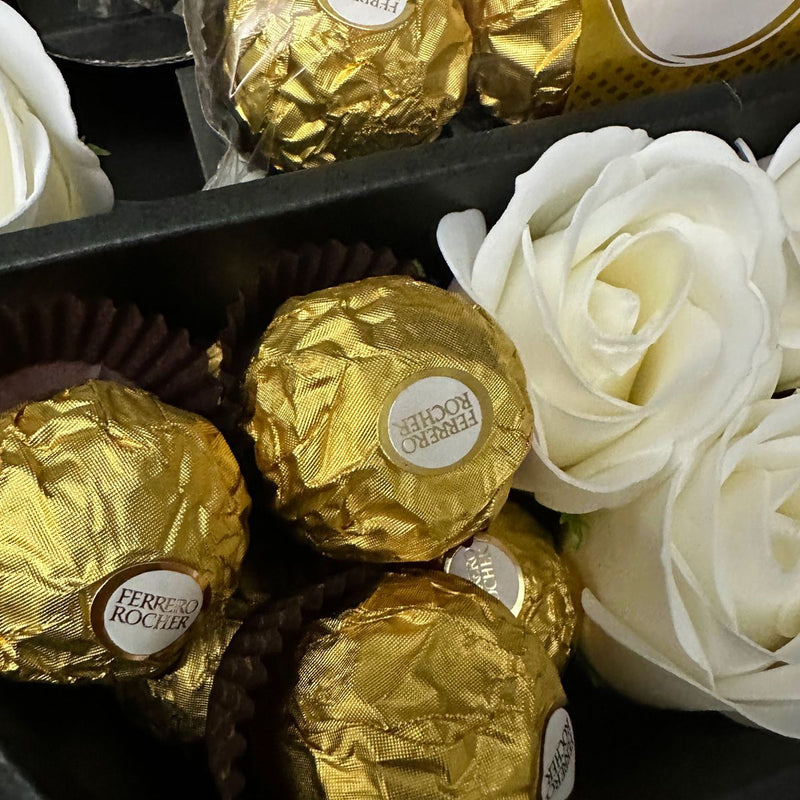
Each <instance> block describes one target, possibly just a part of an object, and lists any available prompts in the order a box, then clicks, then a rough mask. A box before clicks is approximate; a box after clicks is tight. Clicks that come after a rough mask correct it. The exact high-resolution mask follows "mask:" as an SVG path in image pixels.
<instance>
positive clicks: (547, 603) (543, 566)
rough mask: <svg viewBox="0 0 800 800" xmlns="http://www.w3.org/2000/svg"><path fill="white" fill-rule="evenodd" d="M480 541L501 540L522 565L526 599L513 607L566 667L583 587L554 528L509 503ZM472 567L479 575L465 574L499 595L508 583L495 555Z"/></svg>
mask: <svg viewBox="0 0 800 800" xmlns="http://www.w3.org/2000/svg"><path fill="white" fill-rule="evenodd" d="M487 537H488V538H487ZM476 540H477V541H478V542H480V541H481V540H483V541H487V540H488V541H491V540H494V541H495V542H498V543H499V544H500V545H501V546H502V547H503V548H504V549H505V551H506V553H507V554H508V555H509V556H511V558H512V559H513V561H514V562H516V564H517V565H518V566H519V578H518V580H519V584H520V586H519V588H520V589H521V598H520V601H519V603H520V604H519V608H518V610H515V609H512V610H513V611H515V613H516V616H517V618H518V619H519V621H520V622H521V623H522V624H523V625H524V626H525V627H526V628H527V629H528V630H530V631H532V632H533V633H535V634H536V636H538V637H539V640H540V641H541V643H542V645H543V647H544V649H545V652H546V653H547V655H548V656H550V658H552V659H553V663H554V664H555V665H556V667H557V668H558V669H559V671H561V670H563V669H564V667H565V666H566V664H567V661H568V660H569V657H570V656H571V655H572V652H573V650H574V647H575V644H576V639H577V634H578V621H579V614H580V611H579V606H580V603H579V598H580V588H579V584H578V578H577V575H576V574H575V573H574V571H573V570H572V569H571V568H570V567H569V565H568V564H567V562H566V561H564V560H562V559H561V557H560V556H559V554H558V553H557V552H556V550H555V548H554V547H553V542H552V539H551V537H550V535H549V533H548V532H547V531H546V530H545V529H544V528H543V527H542V525H541V524H540V523H539V522H538V521H537V520H536V518H535V517H534V516H533V515H532V514H530V513H528V512H527V511H526V510H525V509H524V508H522V507H521V506H520V505H519V504H517V503H514V502H508V503H506V505H505V506H503V510H502V511H501V512H500V514H499V515H498V516H497V518H496V519H495V520H494V521H493V522H492V524H491V525H490V526H489V528H488V530H487V531H486V532H485V533H483V534H478V536H477V537H476ZM471 566H472V567H473V569H472V572H473V573H474V574H473V575H469V576H467V575H462V577H468V579H469V580H473V581H475V582H476V583H477V584H478V585H479V586H481V587H482V588H484V589H485V590H488V591H489V592H490V593H493V594H495V596H500V591H501V590H502V588H503V587H499V586H497V579H498V573H497V570H495V569H494V567H495V565H494V564H492V563H491V559H489V560H488V561H486V562H484V563H480V559H475V563H473V564H472V565H471ZM458 574H461V573H458ZM501 599H503V597H502V596H501Z"/></svg>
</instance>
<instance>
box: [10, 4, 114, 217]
mask: <svg viewBox="0 0 800 800" xmlns="http://www.w3.org/2000/svg"><path fill="white" fill-rule="evenodd" d="M0 76H4V78H5V81H4V82H5V88H6V94H7V96H8V95H13V93H14V90H16V92H17V93H18V94H19V96H20V97H21V102H22V104H23V106H24V108H23V106H21V105H20V103H19V102H16V103H13V104H14V105H15V107H16V108H15V113H16V114H17V115H18V119H19V120H20V124H21V125H22V126H23V130H24V131H26V132H28V133H29V132H30V130H31V127H32V124H31V122H30V119H26V117H32V118H33V119H35V120H36V121H38V123H39V125H40V126H41V127H40V128H39V127H37V139H36V140H35V141H26V142H24V143H22V147H23V148H24V150H25V152H26V158H27V159H28V163H29V165H30V166H31V167H32V168H33V169H34V174H33V175H32V176H29V186H28V192H27V194H26V197H27V198H28V200H29V206H30V207H32V206H34V205H35V204H36V203H37V202H38V201H39V198H40V197H41V195H43V194H44V195H47V196H46V197H45V199H44V208H43V211H42V214H41V216H38V215H37V213H36V212H31V211H30V208H29V207H26V208H24V209H23V210H22V212H21V213H20V212H19V209H17V213H16V214H15V215H13V217H12V215H11V214H6V216H7V217H8V218H9V219H12V218H13V219H14V227H15V228H16V227H23V226H27V225H28V224H43V223H46V222H53V221H57V220H64V219H71V218H74V217H77V216H82V215H84V214H94V213H102V212H105V211H108V210H110V208H111V206H112V204H113V191H112V189H111V184H110V183H109V181H108V178H106V176H105V174H104V173H103V171H102V170H101V169H100V164H99V161H98V159H97V156H96V155H95V154H94V153H93V152H92V151H91V150H90V149H89V148H88V147H87V146H86V145H84V144H83V142H81V141H80V139H79V138H78V132H77V124H76V122H75V117H74V114H73V113H72V109H71V106H70V98H69V92H68V90H67V86H66V84H65V82H64V79H63V77H62V76H61V73H60V72H59V70H58V68H57V67H56V65H55V64H54V63H53V61H52V60H51V59H50V57H49V56H48V55H47V54H46V53H45V51H44V48H43V46H42V44H41V42H40V41H39V38H38V36H37V35H36V33H35V32H34V30H33V29H32V28H31V27H30V26H29V25H28V23H27V22H25V20H24V19H23V18H22V17H21V16H20V15H19V14H17V13H16V12H15V11H14V10H13V9H11V7H10V6H8V5H7V4H5V3H0ZM9 84H10V85H11V87H13V89H12V88H11V87H10V86H9ZM12 102H13V101H12ZM41 131H44V132H45V133H46V140H47V149H48V150H49V151H50V155H48V157H47V160H48V162H49V163H48V170H49V169H50V164H55V165H57V166H55V167H54V169H55V170H56V171H55V172H54V174H53V175H52V177H49V180H48V181H46V182H45V183H44V184H41V186H40V181H39V179H40V177H41V175H40V172H37V171H36V170H40V169H41V165H42V163H43V157H42V155H41V152H40V151H41V149H42V141H41V136H40V134H41ZM0 163H2V162H0ZM48 184H49V185H48ZM37 192H38V194H37ZM23 223H24V224H23Z"/></svg>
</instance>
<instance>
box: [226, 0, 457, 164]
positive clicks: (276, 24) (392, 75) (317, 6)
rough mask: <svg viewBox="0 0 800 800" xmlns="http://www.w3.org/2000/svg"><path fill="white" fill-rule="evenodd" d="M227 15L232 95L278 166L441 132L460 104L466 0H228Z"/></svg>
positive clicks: (416, 140) (348, 154)
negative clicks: (464, 7)
mask: <svg viewBox="0 0 800 800" xmlns="http://www.w3.org/2000/svg"><path fill="white" fill-rule="evenodd" d="M224 14H225V25H226V28H225V34H224V35H225V37H226V40H227V44H226V47H225V51H224V61H225V63H224V71H225V73H226V75H227V76H229V77H228V81H227V84H226V85H227V87H229V89H228V91H229V92H230V96H231V101H232V102H233V104H234V106H235V108H236V111H237V113H238V114H239V116H240V117H241V118H242V120H243V121H244V122H245V123H246V125H247V127H248V128H249V130H250V132H251V134H252V140H253V141H254V142H255V149H256V150H257V151H259V152H260V154H261V156H262V157H266V159H268V160H269V161H270V162H271V163H274V165H275V166H277V167H278V168H279V169H285V170H289V169H296V168H298V167H304V166H305V167H308V166H317V165H320V164H325V163H329V162H331V161H337V160H341V159H345V158H350V157H352V156H357V155H364V154H367V153H373V152H376V151H380V150H387V149H390V148H395V147H402V146H406V145H412V144H418V143H420V142H425V141H430V140H433V139H435V138H436V136H438V134H439V131H440V129H441V128H442V126H444V125H445V124H446V123H447V122H448V120H449V119H450V118H451V117H452V116H453V115H454V114H455V113H456V112H457V111H458V110H459V109H460V107H461V106H462V104H463V101H464V95H465V93H466V85H467V68H468V64H469V58H470V54H471V52H472V34H471V33H470V30H469V27H468V25H467V23H466V20H465V19H464V14H463V11H462V9H461V5H460V3H459V2H458V0H319V2H318V0H276V1H275V2H266V1H265V0H228V2H227V4H226V6H225V11H224Z"/></svg>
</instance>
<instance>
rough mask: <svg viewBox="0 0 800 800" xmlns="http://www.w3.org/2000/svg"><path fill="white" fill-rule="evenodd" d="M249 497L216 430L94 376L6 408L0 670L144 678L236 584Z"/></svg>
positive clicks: (70, 677)
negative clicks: (48, 396) (53, 393)
mask: <svg viewBox="0 0 800 800" xmlns="http://www.w3.org/2000/svg"><path fill="white" fill-rule="evenodd" d="M249 506H250V500H249V497H248V495H247V491H246V489H245V486H244V482H243V480H242V476H241V473H240V472H239V468H238V466H237V464H236V462H235V460H234V458H233V456H232V454H231V452H230V450H229V449H228V446H227V445H226V443H225V441H224V439H223V438H222V435H221V434H220V433H219V432H218V431H217V430H216V429H215V428H214V427H213V426H212V425H211V424H210V423H208V422H206V421H205V420H203V419H202V418H200V417H198V416H196V415H194V414H191V413H189V412H185V411H181V410H179V409H177V408H172V407H171V406H167V405H165V404H163V403H161V402H160V401H158V400H157V399H156V398H155V397H153V396H152V395H149V394H147V393H145V392H142V391H139V390H136V389H129V388H126V387H123V386H121V385H119V384H116V383H106V382H97V381H90V382H88V383H86V384H84V385H82V386H79V387H76V388H73V389H69V390H67V391H64V392H62V393H60V394H58V395H56V396H55V397H53V398H51V399H49V400H44V401H38V402H28V403H24V404H22V405H20V406H18V407H16V408H14V409H12V410H10V411H6V412H4V413H2V415H0V565H2V576H1V577H0V672H1V673H4V674H6V675H9V676H12V677H16V678H19V679H23V680H38V681H49V682H55V683H73V682H77V681H82V680H111V679H121V678H128V677H132V676H136V675H150V674H154V673H155V672H157V671H160V670H163V669H164V666H165V664H166V663H169V662H170V661H174V660H175V658H176V655H177V652H178V650H179V649H180V647H181V646H182V645H184V644H185V643H186V642H187V640H188V639H189V638H190V637H191V635H192V633H193V631H194V625H195V623H196V622H197V621H198V619H200V618H201V617H202V615H203V613H204V611H207V610H213V609H214V608H216V607H218V606H219V605H220V604H221V603H223V602H224V601H225V600H226V599H227V597H228V596H229V595H230V593H231V592H232V590H233V585H234V581H235V578H236V572H237V570H238V567H239V563H240V561H241V559H242V557H243V555H244V551H245V548H246V544H247V531H246V527H245V524H246V517H247V513H248V511H249Z"/></svg>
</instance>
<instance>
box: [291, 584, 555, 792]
mask: <svg viewBox="0 0 800 800" xmlns="http://www.w3.org/2000/svg"><path fill="white" fill-rule="evenodd" d="M565 702H566V699H565V697H564V693H563V690H562V688H561V684H560V682H559V678H558V673H557V672H556V670H555V668H554V666H553V665H552V663H551V661H550V659H549V658H548V657H547V656H546V654H545V653H544V651H543V650H542V647H541V644H540V643H539V641H538V639H537V638H536V636H534V635H533V634H532V633H530V632H529V631H527V630H526V629H525V628H524V627H523V626H522V625H521V624H520V623H519V622H518V621H517V620H515V619H514V618H513V617H512V615H511V614H510V613H509V612H508V611H507V610H506V608H505V607H504V606H503V605H502V604H501V603H499V602H498V601H497V600H495V599H494V598H492V597H490V596H489V595H487V594H486V593H484V592H482V591H481V590H480V589H478V588H477V587H475V586H473V585H472V584H470V583H468V582H466V581H463V580H461V579H460V578H456V577H454V576H452V575H447V574H445V573H436V572H430V573H408V574H394V575H387V576H386V577H384V578H383V579H382V581H381V583H380V584H379V585H378V587H377V589H376V590H375V591H374V593H373V594H372V595H371V596H370V597H369V598H368V599H367V600H366V601H365V602H363V603H362V604H361V605H360V606H358V607H356V608H355V609H352V610H350V611H345V612H344V613H343V614H341V615H340V616H338V617H336V618H335V619H329V620H324V621H322V622H320V623H318V624H317V625H316V626H315V627H314V628H313V629H312V631H311V632H310V634H309V637H308V639H307V640H306V643H305V647H304V650H303V652H302V656H301V658H300V664H299V679H298V682H297V686H296V688H295V690H294V692H293V694H292V696H291V698H290V700H289V704H288V719H289V722H288V726H287V732H286V744H285V749H286V753H287V757H288V761H289V768H290V771H291V774H292V778H293V780H294V783H295V796H296V797H302V798H304V799H308V798H325V800H371V799H372V798H375V799H376V800H377V799H378V798H380V799H381V800H390V799H391V800H399V798H409V799H410V798H425V800H436V798H441V799H442V800H445V798H453V797H462V798H504V800H523V798H525V800H527V799H528V798H531V797H539V791H540V785H541V782H542V774H541V773H542V771H543V770H542V768H541V762H542V758H541V753H542V745H543V739H544V730H545V727H546V725H547V722H548V720H549V719H550V718H551V715H552V714H553V712H554V711H555V710H556V709H558V708H560V707H561V706H563V705H564V703H565Z"/></svg>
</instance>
